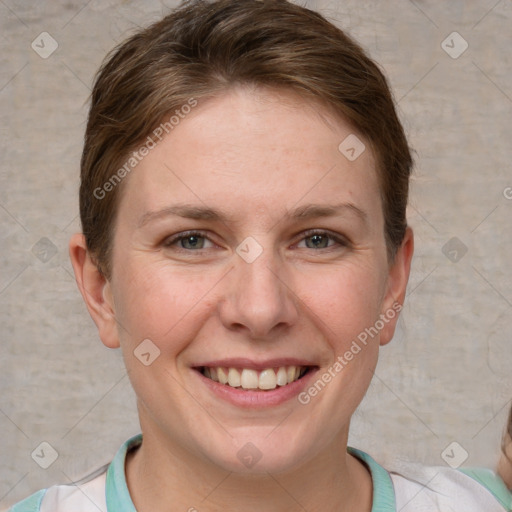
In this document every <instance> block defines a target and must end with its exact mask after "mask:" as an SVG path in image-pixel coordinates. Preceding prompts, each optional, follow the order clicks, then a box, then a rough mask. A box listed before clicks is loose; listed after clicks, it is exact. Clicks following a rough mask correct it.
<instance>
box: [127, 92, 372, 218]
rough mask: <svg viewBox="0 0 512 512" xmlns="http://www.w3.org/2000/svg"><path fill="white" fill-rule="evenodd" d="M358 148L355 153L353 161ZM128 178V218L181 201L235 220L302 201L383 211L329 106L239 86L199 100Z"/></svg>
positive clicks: (350, 132)
mask: <svg viewBox="0 0 512 512" xmlns="http://www.w3.org/2000/svg"><path fill="white" fill-rule="evenodd" d="M344 141H348V142H347V143H345V142H344ZM340 144H341V147H340ZM347 144H348V147H345V146H347ZM347 149H349V150H352V149H354V151H352V152H351V151H349V152H348V153H347V152H346V150H347ZM361 151H362V152H361ZM354 152H355V153H356V156H357V154H358V153H359V152H361V154H359V155H358V156H357V158H355V159H353V158H352V157H353V156H354ZM348 157H351V158H348ZM127 181H128V183H126V184H125V185H126V188H125V190H124V193H123V196H125V197H124V198H123V199H122V201H121V206H122V205H123V203H125V202H128V203H129V204H130V210H131V211H132V212H134V211H139V210H148V209H155V208H165V207H169V206H172V203H173V202H176V201H178V200H179V202H188V203H190V202H191V200H192V201H193V202H196V203H198V204H201V203H202V204H203V205H204V204H208V205H211V206H213V205H215V206H216V208H218V207H219V206H220V207H224V208H225V209H227V210H229V209H231V210H233V211H232V212H231V213H233V212H234V211H236V213H237V214H238V215H239V216H242V215H244V214H246V215H254V214H255V213H258V212H261V213H268V212H269V211H273V210H275V209H276V208H280V207H282V208H283V209H290V208H291V207H292V206H297V205H299V204H300V202H301V201H302V200H304V202H310V203H311V202H314V203H316V204H319V203H321V202H327V203H332V204H334V203H339V202H340V200H346V201H350V202H360V203H364V206H365V208H366V209H369V210H370V212H369V213H370V215H371V214H372V210H375V211H374V213H375V214H376V215H379V210H380V194H379V189H378V180H377V174H376V168H375V160H374V157H373V154H372V152H371V150H370V148H369V146H368V144H365V142H364V139H363V138H362V137H361V136H360V135H359V134H357V133H356V132H355V130H354V129H353V128H352V127H351V126H350V125H349V124H348V123H347V122H345V121H343V120H342V119H340V118H338V117H334V116H333V115H332V114H331V113H330V112H329V111H328V110H327V109H326V108H325V107H323V106H322V105H320V104H318V103H315V102H312V101H306V100H304V99H303V98H302V97H299V96H298V95H297V94H295V93H293V92H289V91H272V90H262V89H256V88H235V89H232V90H230V91H228V92H226V93H224V94H222V95H221V96H218V97H215V98H209V99H208V100H206V101H202V102H199V104H198V106H197V107H195V108H194V109H193V110H192V111H191V112H190V113H189V114H188V115H186V116H183V118H181V119H180V121H179V124H177V125H176V126H175V127H174V129H173V130H172V131H171V132H170V133H169V135H167V136H166V137H165V138H163V140H162V141H160V142H157V144H156V145H155V147H154V148H153V149H152V150H151V151H150V152H149V154H148V155H147V156H146V157H145V158H144V159H143V160H142V161H141V162H140V163H139V164H138V165H137V166H136V167H135V169H134V170H133V172H132V173H131V175H130V176H129V179H128V180H127Z"/></svg>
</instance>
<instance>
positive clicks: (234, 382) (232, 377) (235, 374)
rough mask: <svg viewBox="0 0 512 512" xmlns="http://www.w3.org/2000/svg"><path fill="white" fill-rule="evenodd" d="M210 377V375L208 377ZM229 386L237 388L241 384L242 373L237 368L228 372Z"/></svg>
mask: <svg viewBox="0 0 512 512" xmlns="http://www.w3.org/2000/svg"><path fill="white" fill-rule="evenodd" d="M207 377H208V375H207ZM228 384H229V385H230V386H231V387H232V388H237V387H239V386H240V384H241V379H240V372H239V371H238V370H236V369H235V368H230V369H229V372H228Z"/></svg>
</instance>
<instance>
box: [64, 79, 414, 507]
mask: <svg viewBox="0 0 512 512" xmlns="http://www.w3.org/2000/svg"><path fill="white" fill-rule="evenodd" d="M212 127H215V129H212ZM351 133H356V132H355V131H354V130H353V129H352V128H351V127H350V126H349V125H348V124H347V123H346V122H344V121H343V120H341V119H338V118H336V119H334V118H333V117H332V116H330V115H329V112H328V111H327V110H325V109H324V108H323V107H321V106H320V105H315V104H313V103H308V102H306V101H305V100H303V99H301V98H299V97H297V96H295V95H294V94H293V93H292V92H283V91H280V92H278V91H276V90H262V89H255V88H249V87H237V88H234V89H231V90H229V91H227V92H225V93H224V94H223V95H220V96H218V97H216V98H210V99H208V100H206V101H204V100H203V101H202V102H200V103H199V105H198V106H197V107H196V108H195V109H194V110H193V111H192V113H190V114H189V115H188V116H187V117H186V118H185V119H184V120H182V121H181V123H180V124H179V125H178V126H177V127H176V128H175V129H174V130H173V131H172V132H171V133H170V135H169V136H168V137H166V138H165V139H164V140H163V141H162V142H160V143H159V144H158V145H157V147H155V148H154V149H153V150H152V151H151V152H150V154H149V155H148V156H146V157H145V158H144V159H143V160H142V162H141V163H140V164H139V165H138V167H137V168H136V169H135V170H134V171H133V172H132V173H131V175H130V176H129V177H128V178H127V179H126V180H125V182H124V183H123V191H122V199H121V201H120V206H119V211H118V216H117V220H116V227H115V235H114V240H113V255H112V276H111V279H110V280H109V281H107V280H106V279H105V278H104V277H103V276H102V275H101V274H100V273H99V272H98V269H97V268H96V266H95V264H94V261H93V259H92V258H91V255H90V254H89V252H88V251H87V248H86V245H85V242H84V239H83V236H82V235H75V236H74V237H73V239H72V240H71V243H70V254H71V259H72V262H73V267H74V270H75V275H76V278H77V282H78V285H79V288H80V290H81V292H82V295H83V297H84V300H85V302H86V304H87V307H88V309H89V312H90V314H91V316H92V318H93V319H94V321H95V323H96V325H97V327H98V331H99V334H100V337H101V340H102V341H103V343H104V344H105V345H106V346H107V347H111V348H117V347H121V348H122V351H123V354H124V358H125V363H126V367H127V370H128V373H129V376H130V379H131V382H132V385H133V387H134V389H135V392H136V394H137V397H138V410H139V417H140V423H141V428H142V431H143V434H144V442H143V444H142V447H141V448H139V449H138V450H137V451H135V452H133V453H131V454H130V455H129V457H128V460H127V464H126V474H127V482H128V486H129V489H130V493H131V495H132V498H133V501H134V504H135V506H136V508H137V510H139V511H142V512H146V511H148V512H149V511H153V512H154V511H160V510H162V511H163V510H166V511H169V510H170V509H169V504H172V510H189V509H190V508H191V507H195V508H197V509H198V510H199V511H217V510H219V511H220V510H224V511H225V510H244V511H253V510H254V511H256V510H257V511H258V512H259V511H261V510H268V511H280V512H282V511H296V510H297V511H298V510H304V509H306V510H310V511H314V510H326V511H335V510H336V511H340V510H342V511H343V510H347V511H348V510H350V511H356V512H357V511H366V512H369V511H370V509H371V503H372V483H371V477H370V474H369V472H368V470H367V468H366V466H364V465H363V464H362V463H361V462H360V461H358V460H357V459H356V458H354V457H352V456H351V455H349V454H347V453H346V447H347V438H348V431H349V423H350V418H351V416H352V414H353V412H354V410H355V409H356V407H357V406H358V404H359V403H360V401H361V399H362V398H363V396H364V394H365V392H366V390H367V388H368V386H369V383H370V380H371V378H372V371H373V370H374V368H375V365H376V363H377V358H378V351H379V346H380V345H384V344H386V343H388V342H389V341H390V340H391V338H392V336H393V333H394V329H395V325H396V320H397V318H398V315H396V316H395V318H394V319H392V320H390V321H389V322H388V323H386V324H385V326H384V328H383V329H382V330H381V331H380V333H379V335H378V336H376V337H374V338H373V339H372V340H371V341H370V342H369V343H368V344H367V345H366V347H362V350H361V351H360V352H359V353H358V354H357V355H356V356H354V358H353V359H352V361H350V363H349V364H347V366H346V367H345V368H344V369H343V371H341V372H339V373H337V374H336V377H335V378H333V379H332V380H331V382H330V383H329V384H328V385H327V386H325V388H324V389H323V390H322V391H321V392H320V393H318V395H317V396H315V397H314V398H312V399H311V401H310V402H309V403H308V404H307V405H303V404H301V403H299V402H298V400H297V399H296V397H295V398H293V399H291V400H288V401H286V402H285V403H282V404H280V405H278V406H274V407H267V408H260V409H254V408H253V409H251V408H240V407H237V406H234V405H232V404H229V403H227V402H225V401H224V400H222V399H220V398H218V397H217V396H216V395H214V394H212V393H211V391H210V390H209V389H208V388H207V387H206V386H205V385H204V383H203V382H202V381H201V380H200V379H199V378H198V376H197V373H196V372H195V370H193V369H192V368H191V366H193V365H194V364H197V363H198V361H205V360H215V359H220V358H225V357H245V358H249V359H253V360H261V359H269V358H274V357H297V358H303V359H306V360H308V361H313V362H314V363H315V364H316V365H317V366H318V367H319V370H318V372H319V373H318V376H320V375H322V374H323V373H325V372H326V370H327V368H329V367H330V366H331V365H332V364H333V362H334V361H335V360H336V358H337V357H338V356H340V355H343V354H344V353H345V352H346V351H347V350H348V349H349V347H350V345H351V343H352V341H353V340H354V339H356V337H357V335H358V334H359V333H361V332H362V331H364V329H365V328H367V327H370V326H373V325H374V324H375V322H376V320H378V318H379V315H380V314H385V312H386V311H388V310H390V308H392V306H393V304H394V303H396V302H398V303H400V304H401V303H402V302H403V300H404V296H405V289H406V285H407V280H408V277H409V268H410V262H411V258H412V253H413V236H412V232H411V230H410V229H408V230H407V233H406V236H405V239H404V242H403V244H402V246H401V247H400V248H399V249H398V252H397V254H396V257H395V258H394V260H393V262H390V261H388V259H387V251H386V243H385V238H384V219H383V213H382V204H381V200H380V194H379V187H378V180H377V171H376V166H375V159H374V156H373V155H372V152H371V150H370V149H369V144H367V143H366V141H365V140H364V138H363V137H362V136H360V135H358V136H359V138H360V139H361V140H362V141H363V142H365V145H366V150H365V151H364V152H363V153H362V154H361V156H359V158H357V159H356V160H355V161H353V162H350V161H349V160H348V159H347V158H345V156H344V155H343V154H341V153H340V151H339V150H338V146H339V144H340V142H341V141H343V140H344V139H345V138H346V137H347V136H348V135H349V134H351ZM183 203H187V204H190V205H194V206H196V207H198V208H204V207H208V208H212V209H215V210H218V211H219V212H221V213H222V214H223V215H224V216H225V219H223V220H222V221H219V220H214V219H199V220H197V219H189V218H182V217H179V216H176V215H157V216H154V215H153V216H151V214H150V215H149V216H148V215H147V214H148V212H157V211H161V210H162V209H166V208H169V207H172V206H175V205H177V204H183ZM340 203H344V204H347V203H350V204H351V205H352V206H351V207H344V208H342V209H341V210H340V211H339V212H338V213H337V215H334V216H332V215H331V216H313V217H307V218H295V217H290V216H287V212H290V211H292V210H294V209H295V208H298V207H302V206H304V205H306V204H317V205H322V206H326V205H338V204H340ZM354 207H355V208H354ZM356 208H357V209H358V210H360V211H361V212H363V213H362V215H360V214H357V213H355V211H356ZM144 219H145V220H146V222H144ZM309 229H318V230H323V231H328V233H329V234H330V235H334V236H338V237H339V238H340V239H341V240H342V241H344V242H342V243H339V242H336V241H335V239H332V238H329V236H327V237H326V235H324V237H318V238H315V237H314V236H313V237H312V236H311V235H310V234H309V235H308V234H306V235H305V234H304V233H305V231H307V230H309ZM187 230H201V231H204V233H205V235H206V237H207V238H206V239H201V238H200V239H194V241H195V242H198V241H199V242H200V243H203V241H204V244H205V245H204V248H202V249H200V250H198V249H194V248H190V247H191V246H190V245H187V244H185V247H184V246H183V241H182V242H180V241H172V240H171V241H170V238H171V237H172V236H173V235H176V234H180V233H183V232H185V231H187ZM249 236H251V237H253V238H254V239H255V240H257V242H258V243H259V244H260V246H261V248H262V250H263V252H262V253H261V255H260V256H259V257H258V258H257V259H256V260H255V261H254V262H252V263H247V262H246V261H244V259H242V258H241V257H240V256H239V255H238V254H237V253H236V248H237V246H238V245H239V244H240V243H241V242H242V240H244V239H245V238H246V237H249ZM169 241H170V242H171V243H169ZM166 242H168V243H167V244H166ZM313 242H316V245H315V244H314V243H313ZM318 246H319V247H318ZM144 339H150V340H151V341H152V342H153V343H154V344H155V345H156V346H158V348H159V350H160V356H159V357H158V358H157V359H156V360H155V361H154V362H153V363H152V364H151V365H149V366H144V365H143V364H141V362H140V361H139V360H138V359H137V358H136V357H134V355H133V351H134V350H135V349H136V347H137V346H138V344H139V343H140V342H141V341H142V340H144ZM247 442H251V443H252V444H254V445H255V446H256V447H257V448H258V450H259V451H260V452H261V454H262V457H261V459H260V461H259V462H258V463H257V464H256V465H254V466H253V467H252V468H246V467H245V466H244V465H243V464H242V463H241V462H240V460H239V459H238V457H237V452H238V450H240V449H241V448H242V447H243V446H244V445H245V444H246V443H247Z"/></svg>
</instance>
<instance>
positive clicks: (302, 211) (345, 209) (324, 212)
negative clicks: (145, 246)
mask: <svg viewBox="0 0 512 512" xmlns="http://www.w3.org/2000/svg"><path fill="white" fill-rule="evenodd" d="M344 213H352V214H353V215H355V216H356V217H358V218H359V219H360V220H362V221H363V222H364V223H367V221H368V215H367V214H366V212H364V211H363V210H361V209H360V208H359V207H357V206H356V205H355V204H353V203H339V204H335V205H325V204H306V205H303V206H299V207H297V208H295V209H293V210H289V211H286V213H285V214H284V216H283V218H284V219H300V220H303V219H312V218H319V217H336V216H340V215H343V214H344ZM166 217H183V218H186V219H194V220H210V221H218V222H222V223H227V222H229V220H230V219H229V218H228V216H226V215H225V214H223V213H221V212H220V211H218V210H215V209H213V208H208V207H206V206H205V207H199V206H194V205H190V204H182V205H176V206H170V207H168V208H163V209H161V210H157V211H149V212H146V213H144V214H143V215H142V216H141V218H140V220H139V224H138V226H139V228H141V227H143V226H145V225H146V224H148V223H149V222H153V221H156V220H160V219H163V218H166Z"/></svg>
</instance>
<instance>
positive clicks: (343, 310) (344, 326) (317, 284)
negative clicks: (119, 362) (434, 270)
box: [297, 265, 383, 353]
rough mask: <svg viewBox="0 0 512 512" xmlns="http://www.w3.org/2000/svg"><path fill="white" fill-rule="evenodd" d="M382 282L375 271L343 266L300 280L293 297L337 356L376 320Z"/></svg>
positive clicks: (364, 267) (379, 275)
mask: <svg viewBox="0 0 512 512" xmlns="http://www.w3.org/2000/svg"><path fill="white" fill-rule="evenodd" d="M382 281H383V279H382V274H379V272H378V271H377V270H376V269H375V268H371V267H369V266H366V265H360V266H358V265H351V266H349V265H346V266H340V267H339V268H337V269H334V270H332V269H331V270H330V271H329V272H325V273H324V274H322V273H317V274H316V275H315V277H314V278H312V277H311V276H309V278H305V279H302V280H300V282H299V289H298V293H297V295H298V296H299V297H300V298H301V300H302V302H303V304H304V305H305V307H306V311H308V310H309V311H310V312H311V313H312V317H313V318H316V323H317V325H318V326H319V327H320V328H321V329H322V330H323V331H324V333H325V336H326V338H327V339H329V340H330V343H331V345H332V346H333V348H335V349H336V352H337V353H339V352H341V351H342V350H344V349H345V346H347V345H350V342H351V341H352V340H353V339H355V338H357V336H358V335H359V334H360V333H361V332H363V331H364V329H365V328H367V327H369V326H371V325H373V324H374V323H375V321H376V320H377V318H378V316H379V313H380V306H381V294H382V292H381V290H382V288H383V283H382Z"/></svg>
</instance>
